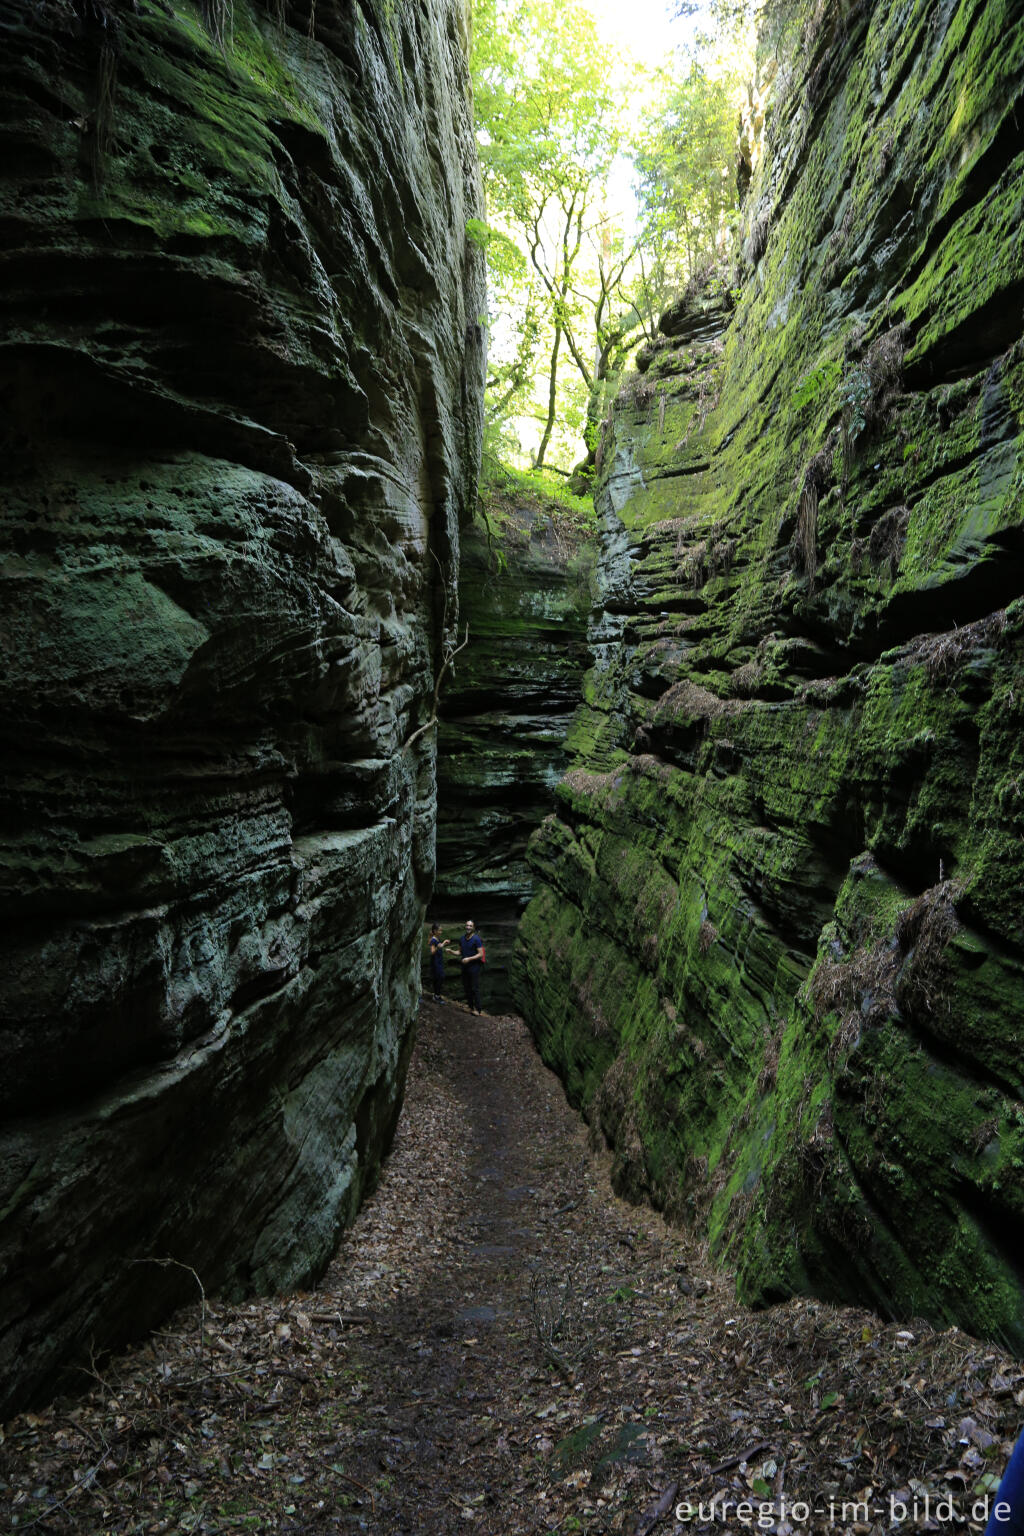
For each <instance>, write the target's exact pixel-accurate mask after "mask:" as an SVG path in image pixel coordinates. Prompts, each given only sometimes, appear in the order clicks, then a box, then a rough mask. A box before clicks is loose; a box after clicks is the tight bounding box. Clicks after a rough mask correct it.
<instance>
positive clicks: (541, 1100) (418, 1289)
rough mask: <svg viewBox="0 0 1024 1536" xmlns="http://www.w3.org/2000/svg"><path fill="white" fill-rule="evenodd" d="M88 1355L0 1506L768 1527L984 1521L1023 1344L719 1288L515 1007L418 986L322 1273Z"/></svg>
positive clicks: (12, 1448)
mask: <svg viewBox="0 0 1024 1536" xmlns="http://www.w3.org/2000/svg"><path fill="white" fill-rule="evenodd" d="M83 1380H84V1381H86V1383H87V1389H86V1390H85V1391H84V1392H83V1393H82V1394H81V1395H80V1396H78V1397H75V1398H62V1399H60V1400H59V1401H57V1402H56V1403H54V1404H53V1405H52V1406H50V1407H48V1408H46V1409H45V1410H42V1411H40V1412H38V1413H25V1414H22V1415H21V1416H20V1417H18V1418H16V1419H14V1420H13V1421H11V1422H10V1423H9V1424H7V1425H6V1426H5V1427H4V1429H3V1431H2V1432H0V1437H2V1444H0V1513H2V1515H3V1516H4V1517H5V1524H6V1526H9V1527H10V1529H11V1530H12V1531H17V1532H19V1533H20V1532H22V1531H27V1530H34V1531H36V1532H39V1533H40V1536H56V1533H65V1532H89V1533H92V1532H97V1533H98V1532H103V1533H110V1536H114V1533H118V1536H121V1533H124V1536H129V1533H130V1536H144V1533H145V1536H164V1533H170V1532H192V1533H220V1532H224V1533H226V1532H235V1531H250V1532H281V1533H294V1536H300V1533H302V1536H305V1533H310V1536H313V1533H320V1532H360V1531H367V1532H373V1533H378V1532H379V1533H387V1536H403V1533H407V1536H442V1533H451V1532H455V1531H460V1532H469V1531H472V1530H474V1529H476V1530H479V1531H481V1532H487V1533H488V1536H492V1533H493V1536H519V1533H523V1536H525V1533H538V1536H541V1533H547V1532H552V1533H553V1532H556V1531H557V1532H593V1533H598V1532H600V1533H612V1532H614V1533H625V1536H649V1533H651V1532H655V1533H658V1532H668V1531H670V1530H672V1529H675V1530H676V1531H677V1532H679V1531H681V1530H683V1529H686V1530H690V1531H705V1532H707V1531H719V1532H729V1531H740V1530H749V1529H760V1530H769V1531H775V1532H776V1533H777V1536H790V1533H794V1532H802V1531H812V1530H820V1531H844V1532H845V1531H849V1532H865V1533H883V1532H890V1531H895V1530H902V1531H908V1530H940V1529H947V1528H949V1523H950V1522H949V1518H948V1514H949V1511H948V1510H947V1507H946V1504H945V1502H943V1501H952V1508H953V1510H954V1511H955V1513H956V1514H963V1515H965V1516H967V1517H968V1524H967V1526H966V1527H963V1528H967V1529H970V1528H972V1524H973V1528H975V1529H980V1528H981V1526H982V1525H983V1524H984V1520H983V1519H982V1518H975V1519H974V1520H973V1522H971V1520H970V1516H971V1513H972V1509H973V1510H974V1512H975V1514H976V1515H978V1516H980V1512H981V1510H982V1508H983V1504H982V1501H983V1500H984V1498H985V1496H986V1495H988V1497H989V1499H990V1500H991V1495H992V1493H993V1492H994V1489H995V1485H996V1482H997V1479H998V1474H999V1473H1000V1472H1001V1470H1002V1467H1003V1465H1004V1463H1005V1461H1006V1459H1007V1457H1008V1455H1009V1453H1010V1450H1011V1448H1012V1443H1013V1439H1014V1437H1015V1435H1016V1433H1017V1429H1018V1427H1019V1424H1020V1421H1021V1419H1022V1418H1024V1372H1022V1370H1021V1367H1020V1365H1019V1364H1018V1363H1017V1362H1015V1361H1013V1360H1012V1359H1010V1358H1008V1357H1007V1356H1006V1355H1004V1354H1002V1353H1001V1352H1000V1351H999V1350H997V1349H996V1348H994V1347H992V1346H990V1345H986V1344H983V1343H979V1342H978V1341H977V1340H974V1339H971V1338H968V1337H967V1336H965V1335H964V1334H961V1333H959V1332H957V1330H956V1329H951V1330H948V1331H946V1332H944V1333H938V1332H935V1331H934V1330H932V1329H930V1328H929V1327H928V1326H927V1325H926V1324H921V1323H917V1322H912V1323H909V1324H897V1323H883V1322H881V1321H880V1320H879V1319H878V1318H877V1317H876V1316H875V1315H873V1314H871V1313H868V1312H864V1311H857V1310H854V1309H850V1308H836V1307H830V1306H827V1305H824V1304H822V1303H819V1302H814V1301H807V1300H798V1301H792V1302H789V1303H788V1304H786V1305H784V1306H779V1307H776V1308H773V1309H770V1310H768V1311H765V1312H761V1313H752V1312H749V1311H746V1310H745V1309H743V1308H742V1307H740V1306H738V1305H737V1303H736V1302H735V1301H734V1299H733V1292H732V1283H731V1279H730V1277H728V1276H727V1275H723V1274H721V1273H719V1272H717V1271H715V1270H713V1269H712V1268H711V1267H710V1266H709V1264H708V1263H707V1260H706V1256H705V1254H704V1252H703V1250H702V1249H701V1248H700V1247H699V1246H698V1245H697V1244H695V1243H694V1242H692V1241H691V1240H690V1239H688V1238H687V1237H686V1236H685V1235H684V1234H682V1233H680V1232H678V1231H675V1230H673V1229H671V1228H669V1227H667V1226H666V1225H665V1224H664V1223H663V1222H662V1221H661V1219H660V1218H659V1217H658V1216H657V1215H656V1214H655V1213H653V1212H651V1211H647V1210H641V1209H635V1208H633V1207H630V1206H627V1205H625V1204H624V1203H623V1202H622V1201H620V1200H618V1199H617V1198H616V1197H615V1196H614V1195H613V1194H612V1193H611V1190H610V1188H609V1184H608V1178H607V1160H606V1159H605V1158H604V1157H603V1156H602V1155H597V1154H594V1153H592V1152H591V1151H589V1150H588V1146H587V1139H586V1132H585V1128H584V1127H583V1126H581V1124H580V1122H579V1121H578V1119H577V1118H576V1116H575V1115H574V1114H573V1113H572V1111H571V1110H570V1109H569V1108H568V1107H567V1105H566V1104H565V1101H564V1098H563V1096H562V1092H561V1089H560V1087H559V1085H558V1083H557V1081H556V1080H555V1079H554V1078H553V1077H552V1076H551V1074H550V1073H548V1072H547V1071H546V1069H545V1068H544V1067H543V1065H542V1064H541V1062H540V1060H539V1058H538V1057H537V1055H536V1053H535V1051H534V1049H533V1047H532V1044H531V1043H530V1040H529V1036H528V1034H527V1032H526V1029H525V1026H524V1025H523V1023H522V1021H521V1020H519V1019H515V1018H487V1017H484V1018H475V1017H473V1016H472V1015H470V1014H468V1013H466V1012H464V1011H462V1010H459V1009H456V1008H454V1007H448V1008H443V1009H442V1008H436V1007H434V1006H433V1005H430V1004H426V1005H424V1007H423V1008H422V1010H421V1016H420V1025H419V1040H418V1044H417V1048H416V1053H415V1056H414V1061H413V1066H412V1070H411V1074H410V1082H409V1089H408V1093H407V1098H406V1107H405V1110H404V1113H403V1117H402V1122H401V1125H400V1128H399V1132H398V1136H397V1139H396V1144H395V1148H394V1150H393V1152H392V1154H391V1157H390V1158H389V1160H388V1163H387V1165H386V1168H385V1171H384V1174H383V1177H382V1179H381V1183H380V1187H379V1189H378V1190H377V1192H376V1194H375V1195H374V1196H373V1197H372V1198H371V1200H370V1201H369V1202H368V1203H367V1206H366V1207H365V1209H364V1211H363V1213H362V1215H361V1216H360V1218H359V1220H358V1222H357V1224H356V1226H355V1227H354V1228H353V1230H352V1231H351V1232H350V1233H349V1234H348V1235H347V1236H346V1238H345V1241H344V1243H343V1245H342V1248H341V1250H340V1252H339V1254H338V1257H337V1259H336V1260H335V1262H334V1264H333V1265H332V1266H331V1268H330V1270H329V1272H328V1274H327V1276H326V1277H325V1279H324V1281H323V1283H322V1285H321V1286H319V1287H318V1288H317V1289H316V1290H315V1291H311V1292H308V1293H302V1294H296V1295H292V1296H287V1297H279V1298H276V1299H263V1300H258V1301H254V1302H248V1303H242V1304H238V1305H228V1304H226V1303H223V1302H217V1301H207V1303H206V1305H205V1307H197V1308H194V1309H192V1310H191V1311H186V1312H182V1313H179V1314H178V1315H177V1316H176V1317H175V1318H174V1319H173V1320H172V1321H171V1323H170V1324H169V1325H168V1327H167V1328H165V1329H163V1330H161V1331H160V1332H158V1333H157V1334H154V1335H153V1337H152V1338H151V1339H150V1340H149V1341H148V1342H147V1343H146V1344H144V1345H141V1346H138V1347H137V1348H135V1349H132V1350H130V1351H127V1352H126V1353H124V1354H122V1355H120V1356H118V1357H117V1358H114V1359H109V1360H106V1361H104V1362H100V1363H96V1362H94V1363H93V1365H92V1366H91V1368H90V1369H89V1371H88V1372H87V1374H86V1376H85V1377H84V1378H83ZM686 1505H688V1506H690V1508H691V1509H692V1514H690V1515H688V1516H687V1518H686V1519H685V1520H684V1521H682V1522H680V1521H679V1520H678V1519H677V1512H680V1506H686ZM805 1506H806V1508H805ZM681 1512H682V1513H683V1514H686V1510H685V1509H683V1510H682V1511H681Z"/></svg>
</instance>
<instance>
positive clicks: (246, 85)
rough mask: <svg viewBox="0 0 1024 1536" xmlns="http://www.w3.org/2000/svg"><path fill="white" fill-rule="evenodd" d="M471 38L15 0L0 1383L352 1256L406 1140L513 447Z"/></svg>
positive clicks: (252, 12)
mask: <svg viewBox="0 0 1024 1536" xmlns="http://www.w3.org/2000/svg"><path fill="white" fill-rule="evenodd" d="M466 44H467V16H466V13H465V8H464V6H463V4H462V0H424V3H422V4H419V5H417V6H415V7H406V6H398V7H396V6H394V5H391V4H388V3H386V0H356V3H354V4H349V3H342V0H318V4H317V6H316V8H315V13H314V14H313V16H312V17H311V16H310V14H309V11H308V9H307V10H305V11H303V10H301V8H298V7H295V6H292V5H287V6H283V5H276V4H274V5H270V6H268V7H260V6H257V5H253V4H248V3H244V0H238V3H236V4H235V5H234V7H233V10H232V11H231V12H230V13H228V12H227V11H226V10H225V8H223V7H220V6H218V5H216V4H211V5H208V6H205V7H202V8H199V9H197V8H196V7H195V6H191V5H188V4H177V5H176V6H175V7H174V8H173V9H172V8H171V7H170V6H165V5H162V4H159V3H156V0H139V4H138V6H137V7H135V6H131V5H128V4H124V5H119V4H116V3H114V0H111V3H109V4H98V3H93V0H88V3H86V0H80V3H79V0H44V3H41V4H39V5H38V6H34V7H29V6H24V5H21V4H15V3H13V0H4V3H3V4H0V58H2V60H3V64H2V68H3V71H4V75H5V118H4V125H3V140H4V142H3V153H2V156H0V165H2V168H3V169H2V175H3V182H2V184H0V185H2V197H3V210H4V211H3V246H4V251H5V255H4V258H3V284H2V292H3V300H2V302H3V320H4V325H3V343H2V346H0V398H2V401H3V412H2V418H0V421H2V442H3V453H2V457H0V474H2V476H3V478H4V480H5V482H6V485H5V493H4V498H3V511H2V518H3V538H4V549H5V553H4V559H3V566H2V580H3V592H2V597H0V615H2V618H0V624H2V651H3V656H4V659H5V666H4V668H3V682H2V684H0V688H2V701H3V712H4V717H5V723H6V730H5V746H4V748H3V775H4V779H5V782H6V784H7V786H8V789H9V794H8V796H7V799H6V804H5V812H4V824H3V828H2V845H0V869H2V889H3V902H4V927H5V932H4V942H3V960H2V968H0V1051H2V1063H3V1064H2V1069H0V1091H2V1097H3V1111H4V1129H3V1133H2V1140H0V1169H2V1172H0V1181H2V1182H0V1382H2V1387H0V1411H2V1410H3V1408H5V1407H8V1406H10V1405H11V1404H12V1403H13V1402H15V1401H20V1400H22V1399H23V1398H24V1397H25V1396H26V1395H27V1394H31V1393H38V1392H39V1391H42V1390H45V1389H46V1388H48V1387H49V1386H50V1385H51V1384H52V1382H53V1380H54V1379H55V1373H56V1372H57V1371H58V1368H59V1367H60V1366H61V1364H62V1363H63V1362H64V1361H66V1360H67V1359H69V1358H73V1357H74V1355H75V1352H76V1351H78V1350H80V1349H81V1348H83V1347H84V1346H85V1345H86V1344H87V1343H91V1344H92V1345H93V1346H94V1347H98V1346H101V1345H103V1344H104V1343H105V1342H107V1341H109V1340H111V1339H113V1338H115V1337H118V1336H120V1335H123V1334H124V1333H125V1332H127V1331H129V1330H131V1329H134V1328H137V1327H139V1326H142V1325H144V1324H146V1323H147V1322H149V1321H151V1320H153V1319H154V1318H155V1317H156V1316H158V1315H159V1314H160V1313H161V1312H162V1311H164V1310H165V1309H166V1308H167V1307H168V1306H169V1305H171V1304H172V1303H174V1302H175V1301H177V1300H179V1299H181V1298H182V1297H183V1296H185V1295H188V1294H189V1292H190V1288H191V1290H192V1291H193V1292H194V1281H193V1279H192V1277H191V1276H190V1275H189V1274H188V1273H187V1272H186V1271H185V1270H183V1269H181V1268H179V1267H177V1266H180V1265H188V1266H191V1267H192V1268H194V1269H195V1271H196V1273H197V1274H198V1275H199V1277H200V1278H201V1280H202V1283H203V1284H204V1285H205V1286H206V1287H207V1288H208V1289H211V1288H220V1289H222V1290H228V1291H231V1292H235V1293H237V1292H240V1291H242V1290H245V1289H249V1288H261V1289H262V1288H269V1287H275V1286H283V1285H286V1284H290V1283H295V1282H299V1281H302V1280H305V1279H308V1278H309V1277H310V1276H312V1275H315V1274H316V1272H317V1271H318V1270H319V1269H320V1268H321V1267H322V1266H323V1265H324V1264H325V1263H326V1261H327V1259H328V1257H329V1255H330V1253H331V1252H332V1249H333V1246H334V1244H335V1242H336V1240H337V1234H338V1232H339V1229H340V1228H341V1226H342V1225H343V1224H344V1223H345V1222H346V1221H347V1220H348V1219H350V1217H351V1215H352V1214H353V1212H354V1210H355V1207H356V1205H357V1202H358V1200H359V1197H360V1193H361V1191H362V1190H363V1189H364V1188H365V1186H366V1184H367V1181H368V1180H371V1179H372V1177H373V1174H374V1170H375V1168H376V1165H377V1163H378V1161H379V1158H380V1156H381V1154H382V1151H383V1149H384V1148H385V1146H386V1142H387V1138H388V1135H389V1133H390V1130H391V1127H392V1124H393V1121H394V1117H395V1114H396V1112H397V1105H398V1102H399V1098H400V1093H401V1083H402V1073H403V1062H404V1054H405V1051H406V1046H407V1042H408V1038H409V1027H410V1019H411V1013H412V1009H413V1007H414V1003H415V997H416V992H417V987H418V979H417V971H418V960H419V953H418V942H419V927H420V923H421V921H422V916H423V911H424V904H425V901H426V897H427V894H428V892H429V888H430V883H431V879H432V873H433V824H434V810H435V777H434V742H433V733H432V731H427V732H426V733H424V734H422V735H420V736H419V738H418V740H417V741H416V742H415V743H414V744H413V745H412V746H411V747H409V748H408V749H406V748H405V747H404V743H405V742H406V741H407V739H408V738H409V737H410V736H411V735H412V733H413V732H414V731H415V730H416V728H417V726H418V725H419V724H421V723H422V722H423V721H424V720H426V719H427V718H428V715H429V710H430V705H431V700H432V696H433V681H434V675H435V669H436V667H437V665H438V663H439V657H440V654H441V650H442V647H443V645H444V643H445V642H446V639H447V638H448V637H447V636H446V635H445V634H444V633H443V632H442V627H443V623H444V621H445V617H446V616H447V618H448V620H449V623H450V627H453V626H454V619H455V601H454V598H455V581H456V573H457V562H458V527H459V521H460V517H461V516H463V515H464V513H465V511H466V510H467V509H468V508H469V506H470V504H471V495H472V487H473V486H474V485H475V474H476V460H477V452H478V425H479V423H478V417H479V400H480V391H481V382H482V364H483V343H482V335H481V330H480V327H479V324H478V317H479V313H480V311H481V309H482V307H483V305H482V296H481V281H482V275H481V271H480V261H479V256H478V255H477V254H474V252H473V250H472V248H470V247H468V246H467V243H466V240H465V224H466V219H467V217H468V216H470V215H473V214H474V213H476V212H477V211H478V210H477V181H476V170H475V159H474V142H473V138H472V131H471V124H470V117H469V103H468V84H467V72H466V61H465V56H466ZM167 1258H170V1259H173V1260H174V1261H176V1264H175V1265H164V1266H158V1265H156V1264H154V1263H153V1262H151V1261H153V1260H163V1259H167Z"/></svg>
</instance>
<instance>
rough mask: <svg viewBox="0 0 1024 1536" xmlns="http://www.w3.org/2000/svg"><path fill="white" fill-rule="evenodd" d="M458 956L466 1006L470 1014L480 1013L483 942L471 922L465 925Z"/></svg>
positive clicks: (481, 1010)
mask: <svg viewBox="0 0 1024 1536" xmlns="http://www.w3.org/2000/svg"><path fill="white" fill-rule="evenodd" d="M459 954H460V956H461V959H462V990H463V991H464V992H465V994H466V1004H467V1006H468V1007H469V1009H470V1011H471V1012H472V1013H482V1012H483V1009H482V1008H481V1007H480V972H481V971H482V970H483V968H484V941H483V939H482V938H481V937H480V935H479V934H478V933H477V931H476V925H475V924H474V923H473V922H470V921H467V923H466V931H465V933H464V934H463V935H462V938H461V939H460V940H459Z"/></svg>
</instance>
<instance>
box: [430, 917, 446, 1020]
mask: <svg viewBox="0 0 1024 1536" xmlns="http://www.w3.org/2000/svg"><path fill="white" fill-rule="evenodd" d="M447 953H448V940H447V939H442V937H441V924H440V923H431V925H430V985H431V990H432V991H433V994H434V1002H435V1003H443V1002H444V1000H445V999H444V957H445V955H446V954H447Z"/></svg>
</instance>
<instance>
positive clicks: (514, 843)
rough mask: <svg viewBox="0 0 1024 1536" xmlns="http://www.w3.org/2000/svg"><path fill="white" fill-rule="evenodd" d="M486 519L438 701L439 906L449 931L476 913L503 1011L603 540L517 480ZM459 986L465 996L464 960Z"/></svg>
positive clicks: (463, 581) (488, 987) (436, 910)
mask: <svg viewBox="0 0 1024 1536" xmlns="http://www.w3.org/2000/svg"><path fill="white" fill-rule="evenodd" d="M488 524H489V525H488V526H485V525H484V524H482V523H481V522H479V521H477V522H476V523H474V524H473V526H472V527H471V528H469V529H467V530H465V532H464V534H463V539H462V563H461V570H460V575H459V612H460V615H461V619H460V622H461V623H462V624H464V625H466V626H467V627H468V632H469V644H468V645H467V646H466V649H465V650H464V651H463V652H462V653H461V655H460V656H459V657H458V659H457V663H456V667H455V671H454V673H453V675H452V676H451V678H450V679H446V682H445V688H444V695H443V699H442V706H441V718H442V723H441V730H440V734H439V741H438V770H437V797H438V809H437V881H436V885H435V889H434V897H433V900H432V902H431V912H432V913H433V914H434V915H435V916H436V917H437V918H439V919H441V920H442V921H443V922H444V923H446V924H448V925H449V927H448V932H449V934H450V935H455V936H457V931H458V930H460V929H461V927H462V924H463V923H464V922H465V920H466V918H467V917H471V918H472V919H473V920H474V922H475V923H476V925H477V928H478V929H479V930H480V932H481V933H482V934H483V936H484V939H485V941H486V947H487V965H486V971H485V978H484V983H483V994H484V1006H485V1008H486V1009H487V1010H488V1011H489V1012H491V1013H496V1012H499V1011H501V1010H503V1009H508V1008H509V1007H510V1006H511V1002H512V998H511V993H510V991H509V981H508V975H509V961H510V959H511V955H512V949H513V944H514V941H515V932H516V926H517V924H518V922H519V918H520V916H521V915H522V912H523V909H524V908H525V906H526V904H527V902H528V901H529V899H530V897H531V896H532V895H533V889H534V878H533V874H532V871H531V870H530V868H529V866H528V865H527V861H526V845H527V842H528V840H529V838H530V835H531V833H532V832H534V831H535V830H536V828H537V827H538V826H539V825H540V823H541V822H542V821H543V819H544V817H545V816H547V815H548V814H550V812H551V810H552V808H553V803H554V801H553V795H554V788H555V785H556V784H557V782H558V780H559V779H560V777H561V776H562V774H563V773H564V771H565V769H566V767H567V766H568V761H569V759H568V753H567V749H566V732H567V730H568V727H569V722H570V720H571V719H572V716H573V713H574V711H575V708H576V704H577V702H578V700H579V694H580V687H581V684H582V679H583V674H584V671H585V668H586V665H587V648H586V626H587V618H588V615H589V611H590V600H591V581H592V575H593V567H594V560H595V556H596V549H595V544H594V541H593V540H592V537H591V529H590V528H588V527H587V526H586V525H585V524H584V523H583V522H581V521H580V519H579V518H578V517H575V516H574V515H573V514H572V513H570V512H567V511H566V510H565V509H564V508H563V507H561V506H560V505H559V504H558V503H556V502H546V501H545V500H544V499H543V498H541V497H533V496H530V495H526V494H522V493H514V492H513V490H512V489H510V490H509V491H508V492H507V493H501V492H495V493H494V494H493V497H492V506H491V512H490V516H489V519H488ZM460 638H461V637H460ZM452 969H453V968H452V967H451V966H450V967H449V970H450V971H451V970H452ZM456 969H457V968H456ZM450 990H451V991H452V995H453V996H455V997H459V996H461V989H460V984H459V980H458V976H457V975H456V974H452V976H451V981H450Z"/></svg>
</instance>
